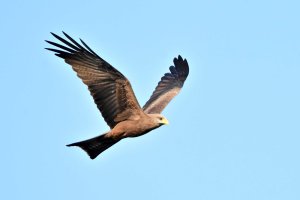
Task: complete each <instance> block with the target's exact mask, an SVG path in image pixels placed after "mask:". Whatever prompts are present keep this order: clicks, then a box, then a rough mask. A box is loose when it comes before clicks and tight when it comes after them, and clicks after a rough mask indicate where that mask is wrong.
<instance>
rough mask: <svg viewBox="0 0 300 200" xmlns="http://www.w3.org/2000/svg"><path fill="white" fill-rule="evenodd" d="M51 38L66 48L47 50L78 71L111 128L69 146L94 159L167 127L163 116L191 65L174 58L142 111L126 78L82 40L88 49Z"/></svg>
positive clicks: (77, 44)
mask: <svg viewBox="0 0 300 200" xmlns="http://www.w3.org/2000/svg"><path fill="white" fill-rule="evenodd" d="M52 35H53V36H54V37H56V38H57V39H58V40H60V41H61V42H63V43H64V44H65V45H67V46H63V45H61V44H57V43H54V42H51V41H47V42H48V43H50V44H52V45H54V46H56V47H59V48H60V49H62V50H59V49H51V48H47V49H48V50H50V51H54V52H56V55H57V56H59V57H61V58H63V59H64V60H65V61H66V63H68V64H70V65H71V66H72V68H73V69H74V71H76V72H77V75H78V76H79V77H80V78H81V79H82V81H83V82H84V83H85V84H86V85H87V86H88V88H89V90H90V93H91V95H92V96H93V98H94V101H95V103H96V104H97V107H98V109H99V110H100V112H101V114H102V116H103V118H104V119H105V121H106V122H107V124H108V125H109V126H110V128H111V130H110V131H108V132H107V133H105V134H102V135H100V136H97V137H95V138H91V139H88V140H85V141H81V142H76V143H73V144H69V145H67V146H79V147H81V148H82V149H83V150H85V151H86V152H87V153H88V154H89V156H90V158H92V159H94V158H96V157H97V156H98V155H99V154H100V153H102V152H103V151H104V150H106V149H107V148H109V147H110V146H112V145H114V144H115V143H117V142H118V141H120V140H122V139H123V138H127V137H137V136H141V135H143V134H146V133H148V132H149V131H151V130H153V129H156V128H158V127H160V126H161V125H164V124H168V121H167V119H166V118H165V117H164V116H163V115H161V114H160V113H161V112H162V110H163V109H164V108H165V106H166V105H167V104H168V103H169V102H170V101H171V100H172V99H173V98H174V96H176V95H177V94H178V93H179V91H180V89H181V88H182V86H183V83H184V81H185V79H186V78H187V76H188V72H189V67H188V63H187V61H186V60H183V59H182V58H181V56H178V59H177V58H174V65H175V66H171V67H170V72H171V73H166V74H165V75H164V76H163V77H162V79H161V81H160V82H159V83H158V86H157V87H156V88H155V91H154V92H153V94H152V96H151V97H150V99H149V100H148V102H147V103H146V104H145V106H144V107H143V108H141V107H140V105H139V103H138V101H137V99H136V97H135V95H134V92H133V90H132V88H131V85H130V82H129V81H128V80H127V78H126V77H125V76H124V75H123V74H121V73H120V72H119V71H118V70H116V69H115V68H114V67H112V66H111V65H110V64H108V63H107V62H106V61H105V60H103V59H102V58H100V57H99V56H98V55H97V54H96V53H95V52H93V51H92V50H91V49H90V48H89V47H88V46H87V45H86V44H85V43H84V42H83V41H82V40H81V42H82V44H83V45H84V47H85V48H84V47H83V46H81V45H80V44H79V43H77V42H76V41H75V40H74V39H72V38H71V37H70V36H69V35H67V34H65V33H64V35H65V36H66V37H67V38H68V39H69V41H71V42H69V41H67V40H65V39H63V38H61V37H59V36H58V35H55V34H53V33H52Z"/></svg>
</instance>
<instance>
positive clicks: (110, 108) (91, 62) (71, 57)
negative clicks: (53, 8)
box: [46, 32, 142, 128]
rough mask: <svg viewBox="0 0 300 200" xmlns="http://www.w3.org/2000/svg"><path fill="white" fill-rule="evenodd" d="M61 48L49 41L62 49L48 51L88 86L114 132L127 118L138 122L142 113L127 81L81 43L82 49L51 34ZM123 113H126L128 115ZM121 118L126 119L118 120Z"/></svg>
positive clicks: (70, 39)
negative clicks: (67, 65)
mask: <svg viewBox="0 0 300 200" xmlns="http://www.w3.org/2000/svg"><path fill="white" fill-rule="evenodd" d="M51 34H52V35H53V36H54V37H55V38H56V39H58V40H59V41H60V42H62V43H63V44H64V45H62V44H58V43H55V42H51V41H46V42H48V43H49V44H51V45H53V46H55V47H58V48H59V49H53V48H46V49H47V50H50V51H53V52H55V55H57V56H58V57H61V58H63V59H64V60H65V62H66V63H68V64H70V65H71V66H72V68H73V70H74V71H75V72H76V73H77V76H78V77H79V78H80V79H81V80H82V81H83V83H85V84H86V85H87V86H88V89H89V91H90V93H91V95H92V96H93V98H94V101H95V103H96V105H97V107H98V109H99V110H100V112H101V114H102V116H103V118H104V120H105V121H106V123H107V124H108V125H109V126H110V128H113V127H114V126H115V125H116V124H117V123H119V122H120V121H122V120H126V119H127V118H131V117H134V118H136V117H137V116H139V114H140V113H141V112H142V110H141V108H140V105H139V103H138V101H137V99H136V97H135V95H134V92H133V90H132V87H131V85H130V82H129V81H128V80H127V78H126V77H125V76H124V75H123V74H122V73H120V72H119V71H118V70H116V69H115V68H114V67H112V66H111V65H110V64H109V63H107V62H106V61H105V60H103V59H102V58H101V57H99V56H98V55H97V54H96V53H95V52H94V51H93V50H92V49H91V48H90V47H89V46H87V44H86V43H84V42H83V41H82V40H81V39H80V41H81V43H82V45H83V46H82V45H80V44H79V43H78V42H76V41H75V40H74V39H73V38H71V37H70V36H69V35H67V34H66V33H64V32H63V34H64V35H65V37H66V38H67V39H68V40H69V41H68V40H66V39H63V38H62V37H60V36H58V35H56V34H54V33H51ZM122 113H127V114H126V115H125V114H123V115H122ZM120 115H122V116H123V117H122V118H120V117H117V116H120Z"/></svg>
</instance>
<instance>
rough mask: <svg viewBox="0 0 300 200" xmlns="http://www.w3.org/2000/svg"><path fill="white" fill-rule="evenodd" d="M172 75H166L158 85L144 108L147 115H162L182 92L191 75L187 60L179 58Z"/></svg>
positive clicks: (175, 62)
mask: <svg viewBox="0 0 300 200" xmlns="http://www.w3.org/2000/svg"><path fill="white" fill-rule="evenodd" d="M173 62H174V66H171V67H170V68H169V69H170V73H166V74H165V75H164V76H163V77H162V78H161V80H160V82H159V83H158V85H157V87H156V88H155V90H154V92H153V93H152V95H151V97H150V99H149V100H148V101H147V102H146V104H145V105H144V107H143V110H144V112H145V113H148V114H154V113H161V112H162V111H163V109H164V108H165V107H166V106H167V105H168V103H169V102H170V101H171V100H172V99H173V98H174V97H175V96H176V95H177V94H178V93H179V92H180V90H181V88H182V86H183V84H184V81H185V80H186V78H187V76H188V74H189V65H188V62H187V60H186V59H184V60H183V59H182V57H181V56H180V55H179V56H178V58H174V60H173Z"/></svg>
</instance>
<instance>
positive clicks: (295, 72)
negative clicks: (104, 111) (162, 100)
mask: <svg viewBox="0 0 300 200" xmlns="http://www.w3.org/2000/svg"><path fill="white" fill-rule="evenodd" d="M299 8H300V3H299V1H296V0H295V1H291V0H286V1H277V0H272V1H271V0H269V1H268V0H267V1H258V0H254V1H248V0H240V1H238V0H228V1H218V0H212V1H191V0H186V1H174V0H172V1H158V0H154V1H149V2H146V1H114V0H112V1H76V0H72V1H60V0H51V1H21V0H15V1H6V2H2V3H1V7H0V25H1V31H0V36H1V48H0V55H1V64H0V65H1V67H0V89H1V98H0V99H1V100H0V102H1V104H0V111H1V112H0V113H1V114H0V123H1V145H0V157H1V165H0V199H5V200H10V199H12V200H21V199H22V200H41V199H42V200H53V199H55V200H60V199H63V200H66V199H72V200H83V199H107V200H108V199H124V200H125V199H130V200H140V199H143V200H152V199H163V200H166V199H172V200H182V199H195V200H200V199H203V200H220V199H222V200H235V199H236V200H241V199H242V200H247V199H249V200H253V199H255V200H266V199H272V200H277V199H278V200H279V199H280V200H281V199H288V200H296V199H297V200H299V199H300V189H299V188H300V170H299V169H300V160H299V155H300V145H299V142H300V136H299V134H300V123H299V120H300V105H299V102H300V92H299V88H300V28H299V21H300V12H299ZM50 31H51V32H54V33H57V34H61V31H65V32H67V33H68V34H70V35H71V36H72V37H74V38H76V39H78V38H81V39H83V40H84V41H85V42H86V43H87V44H88V45H89V46H90V47H91V48H92V49H93V50H94V51H95V52H97V53H98V54H99V55H100V56H102V57H103V58H104V59H105V60H107V61H108V62H109V63H110V64H112V65H113V66H114V67H116V68H117V69H118V70H120V71H121V72H122V73H123V74H124V75H125V76H126V77H127V78H128V79H129V80H130V81H131V84H132V86H133V89H134V91H135V92H136V96H137V98H138V99H139V101H140V104H141V105H143V104H144V103H145V102H146V101H147V100H148V98H149V97H150V94H151V93H152V91H153V90H154V88H155V86H156V84H157V82H158V81H159V80H160V77H161V76H162V75H163V74H164V73H165V72H167V71H168V67H169V66H170V65H171V64H172V60H173V58H174V57H175V56H177V55H178V54H180V55H182V56H183V57H184V58H186V59H187V60H188V62H189V65H190V75H189V77H188V79H187V81H186V83H185V85H184V88H183V90H182V92H181V93H180V95H179V96H177V97H176V98H175V99H174V101H172V102H171V103H170V104H169V106H168V107H167V108H166V109H165V110H164V112H163V114H164V115H165V116H166V117H167V118H168V120H169V122H170V124H169V125H168V126H163V127H161V128H159V129H157V130H154V131H152V132H151V133H149V134H147V135H144V136H142V137H139V138H134V139H126V140H123V141H121V142H120V143H118V144H117V145H115V146H113V147H112V148H110V149H108V150H107V151H106V152H104V153H103V154H101V155H100V156H99V157H98V158H97V159H95V160H90V159H89V157H88V156H87V155H86V154H85V153H84V152H83V151H81V150H80V149H79V148H67V147H66V146H65V145H66V144H69V143H72V142H76V141H80V140H84V139H88V138H90V137H94V136H96V135H99V134H101V133H103V132H105V131H107V130H108V126H107V125H106V124H105V122H104V120H103V119H102V117H101V115H100V112H99V111H98V110H97V108H96V106H95V105H94V103H93V100H92V98H91V96H90V95H89V92H88V90H87V88H86V86H85V85H84V84H82V82H81V81H80V80H79V79H78V78H77V77H76V75H75V73H74V72H73V71H72V70H71V68H70V67H69V66H68V65H67V64H65V63H64V62H63V60H61V59H60V58H58V57H56V56H54V55H53V53H51V52H48V51H46V50H44V48H45V47H49V45H48V44H46V43H45V42H44V40H46V39H47V40H54V38H53V37H52V36H51V34H50Z"/></svg>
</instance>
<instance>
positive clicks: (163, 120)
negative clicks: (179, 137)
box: [161, 118, 169, 125]
mask: <svg viewBox="0 0 300 200" xmlns="http://www.w3.org/2000/svg"><path fill="white" fill-rule="evenodd" d="M161 123H162V124H165V125H168V124H169V121H168V120H167V119H166V118H163V119H162V120H161Z"/></svg>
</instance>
